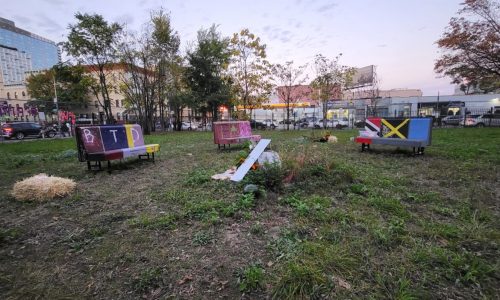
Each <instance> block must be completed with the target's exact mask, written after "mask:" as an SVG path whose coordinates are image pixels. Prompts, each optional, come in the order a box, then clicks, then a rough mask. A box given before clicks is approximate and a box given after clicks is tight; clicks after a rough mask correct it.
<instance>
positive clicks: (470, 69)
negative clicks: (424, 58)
mask: <svg viewBox="0 0 500 300" xmlns="http://www.w3.org/2000/svg"><path fill="white" fill-rule="evenodd" d="M462 6H463V7H462V8H461V9H460V10H459V11H458V14H459V15H461V16H462V17H453V18H451V20H450V23H449V25H448V27H447V28H446V31H445V33H444V34H443V36H442V37H441V39H439V40H438V41H437V44H438V46H439V48H441V49H442V50H443V52H444V54H443V55H442V56H441V58H439V59H438V60H437V61H436V64H435V66H434V70H435V71H436V72H437V73H439V74H443V75H446V76H449V77H451V78H452V83H455V84H460V85H461V89H462V90H463V91H464V92H466V93H467V92H468V90H469V89H470V88H471V87H472V88H479V89H481V90H483V91H484V92H490V91H495V90H498V89H500V23H499V20H500V3H499V2H497V1H494V0H465V1H464V3H462ZM464 15H468V16H470V17H471V18H470V19H466V18H465V17H463V16H464Z"/></svg>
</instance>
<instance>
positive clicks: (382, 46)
mask: <svg viewBox="0 0 500 300" xmlns="http://www.w3.org/2000/svg"><path fill="white" fill-rule="evenodd" d="M377 47H379V48H385V47H387V44H380V45H377Z"/></svg>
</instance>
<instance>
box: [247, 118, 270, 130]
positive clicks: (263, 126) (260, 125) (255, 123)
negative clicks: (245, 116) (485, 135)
mask: <svg viewBox="0 0 500 300" xmlns="http://www.w3.org/2000/svg"><path fill="white" fill-rule="evenodd" d="M250 128H254V129H266V128H267V125H266V123H264V122H260V121H255V120H250Z"/></svg>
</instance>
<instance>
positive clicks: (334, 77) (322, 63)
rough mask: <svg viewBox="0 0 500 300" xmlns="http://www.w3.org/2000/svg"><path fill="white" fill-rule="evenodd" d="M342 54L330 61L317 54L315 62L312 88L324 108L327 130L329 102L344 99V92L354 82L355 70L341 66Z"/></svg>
mask: <svg viewBox="0 0 500 300" xmlns="http://www.w3.org/2000/svg"><path fill="white" fill-rule="evenodd" d="M341 56H342V53H341V54H339V55H337V56H336V57H335V58H334V59H328V58H326V57H324V56H323V55H321V54H317V55H316V57H315V60H314V69H315V72H316V78H314V80H313V82H312V83H311V86H312V88H313V97H314V98H316V99H318V100H319V101H320V102H321V103H322V106H323V127H324V128H326V123H327V120H326V117H327V108H328V101H329V100H332V99H335V98H337V99H339V98H340V97H342V92H343V90H344V89H345V88H346V87H347V86H348V85H349V84H350V82H351V81H352V75H353V73H354V69H353V68H351V67H347V66H344V65H341V64H340V63H339V59H340V57H341Z"/></svg>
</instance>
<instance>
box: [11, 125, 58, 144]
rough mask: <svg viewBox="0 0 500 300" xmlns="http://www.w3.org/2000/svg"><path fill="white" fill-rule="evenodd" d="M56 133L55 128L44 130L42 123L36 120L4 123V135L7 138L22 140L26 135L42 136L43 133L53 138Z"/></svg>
mask: <svg viewBox="0 0 500 300" xmlns="http://www.w3.org/2000/svg"><path fill="white" fill-rule="evenodd" d="M56 134H57V132H56V131H55V130H54V129H48V130H46V131H44V128H43V127H42V126H41V125H40V124H38V123H34V122H13V123H7V124H4V125H2V136H3V137H4V138H6V139H11V138H16V139H18V140H22V139H24V138H25V137H42V135H44V136H46V137H49V138H53V137H54V136H56Z"/></svg>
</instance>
